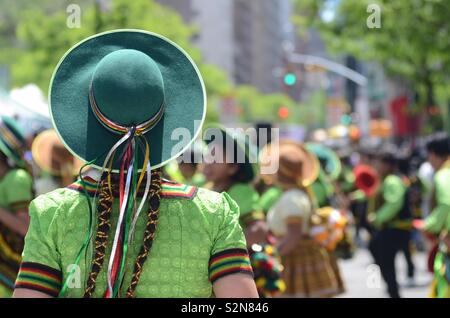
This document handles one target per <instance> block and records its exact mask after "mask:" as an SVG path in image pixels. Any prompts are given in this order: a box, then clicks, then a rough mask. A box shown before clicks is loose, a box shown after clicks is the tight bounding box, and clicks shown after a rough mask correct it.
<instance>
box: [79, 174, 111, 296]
mask: <svg viewBox="0 0 450 318" xmlns="http://www.w3.org/2000/svg"><path fill="white" fill-rule="evenodd" d="M112 204H113V194H112V193H111V190H110V189H109V187H108V183H107V180H106V174H103V175H102V178H101V179H100V196H99V202H98V207H97V212H98V222H97V234H96V236H95V252H94V257H93V259H92V266H91V273H90V274H89V277H88V280H87V286H86V289H85V291H84V297H85V298H90V297H92V294H93V293H94V291H95V282H96V280H97V276H98V273H99V272H100V270H101V268H102V265H103V262H104V260H105V252H106V245H107V243H108V234H109V230H110V228H111V212H112Z"/></svg>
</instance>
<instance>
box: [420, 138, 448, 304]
mask: <svg viewBox="0 0 450 318" xmlns="http://www.w3.org/2000/svg"><path fill="white" fill-rule="evenodd" d="M449 142H450V141H449V138H448V137H447V136H438V137H435V138H433V139H432V140H431V141H429V142H428V144H427V151H428V162H429V163H430V164H431V165H432V167H433V169H434V171H435V174H434V182H433V185H432V191H431V192H432V198H431V209H432V210H431V213H430V215H429V216H427V218H426V219H425V224H424V226H423V227H422V229H423V230H424V231H425V232H426V233H428V237H429V238H430V239H431V240H432V241H433V242H434V247H433V249H432V250H431V252H430V255H429V266H430V267H432V268H431V269H432V270H433V271H434V275H435V276H434V277H435V278H434V281H433V284H432V296H434V297H446V298H450V287H449V282H450V256H449V250H450V249H449V245H450V244H449V243H450V237H449V234H448V231H449V230H450V195H449V189H450V158H449V156H450V145H449Z"/></svg>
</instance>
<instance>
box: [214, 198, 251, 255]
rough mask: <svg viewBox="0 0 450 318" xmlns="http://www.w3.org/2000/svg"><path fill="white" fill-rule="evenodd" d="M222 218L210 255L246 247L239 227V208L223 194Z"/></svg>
mask: <svg viewBox="0 0 450 318" xmlns="http://www.w3.org/2000/svg"><path fill="white" fill-rule="evenodd" d="M222 196H223V218H222V221H221V225H220V227H219V231H218V233H217V236H216V238H215V240H214V245H213V249H212V254H216V253H218V252H221V251H224V250H227V249H231V248H245V247H246V246H247V244H246V241H245V236H244V232H243V231H242V228H241V226H240V225H239V207H238V205H237V204H236V202H234V201H233V199H231V197H230V196H229V195H228V194H227V193H223V194H222Z"/></svg>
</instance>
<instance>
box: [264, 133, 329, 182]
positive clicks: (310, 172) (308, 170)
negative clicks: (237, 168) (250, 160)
mask: <svg viewBox="0 0 450 318" xmlns="http://www.w3.org/2000/svg"><path fill="white" fill-rule="evenodd" d="M284 145H289V146H292V145H294V146H296V147H298V148H299V149H300V150H301V151H302V152H303V157H304V158H305V159H304V160H303V165H302V173H301V175H302V177H301V180H292V179H289V178H287V177H283V176H282V175H279V174H276V175H275V176H274V177H276V179H277V180H278V181H279V182H281V183H285V184H289V183H293V182H294V183H296V184H298V183H299V182H300V183H301V184H302V185H303V186H304V187H309V186H310V185H312V184H313V183H314V181H316V180H317V178H318V176H319V170H320V164H319V161H318V160H317V157H316V156H315V155H314V154H313V153H311V152H310V151H309V150H308V149H307V148H306V147H305V146H304V145H302V144H300V143H298V142H296V141H292V140H283V141H280V143H279V146H278V150H277V149H275V150H273V149H272V148H273V147H272V144H268V145H266V146H265V147H264V151H262V152H261V153H260V162H268V161H270V160H269V159H270V158H268V156H270V157H273V156H274V155H275V157H277V158H279V153H280V152H281V148H282V147H283V146H284ZM273 151H277V153H272V152H273Z"/></svg>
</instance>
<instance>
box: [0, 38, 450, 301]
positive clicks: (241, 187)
mask: <svg viewBox="0 0 450 318" xmlns="http://www.w3.org/2000/svg"><path fill="white" fill-rule="evenodd" d="M123 32H124V31H121V32H116V33H109V34H107V35H103V36H102V35H100V36H98V37H96V38H95V37H94V38H91V39H90V40H88V41H84V42H81V43H80V44H79V45H78V46H77V47H76V48H75V49H72V50H71V51H70V52H69V54H68V55H65V57H64V58H63V61H62V62H61V63H60V64H59V66H58V69H57V71H56V74H55V75H54V78H53V84H52V87H51V98H52V100H51V103H52V107H51V110H50V111H51V112H52V118H53V120H54V124H55V129H50V130H45V131H42V132H36V134H34V135H33V136H25V135H24V134H23V132H22V129H21V128H20V127H19V125H18V123H17V122H16V121H15V120H14V119H12V118H9V117H2V118H1V120H0V297H11V296H12V295H13V294H14V297H39V296H44V295H45V296H50V297H57V296H60V297H91V296H92V297H122V296H123V297H209V296H211V295H213V294H214V295H215V296H217V297H232V296H236V297H255V296H258V295H259V296H260V297H333V296H337V295H339V294H342V293H344V292H345V290H346V286H345V281H343V279H342V276H341V273H340V269H339V259H349V258H352V257H353V256H354V252H355V249H356V248H363V247H367V248H368V249H369V251H370V253H371V255H372V256H373V262H374V263H375V264H377V265H378V266H379V267H380V271H381V274H382V277H383V280H384V281H385V283H386V286H387V293H388V295H389V296H390V297H393V298H397V297H400V295H401V291H400V290H399V284H398V282H397V275H396V267H395V257H396V255H399V254H402V255H404V257H405V259H406V261H407V265H408V277H409V282H410V283H411V284H414V274H415V273H414V263H413V261H412V257H411V255H412V253H413V252H414V251H415V250H420V251H427V252H428V253H429V258H428V259H429V264H428V267H429V270H430V271H431V272H433V273H434V279H433V282H432V284H431V286H430V296H431V297H447V298H448V297H450V288H449V284H450V252H449V246H450V235H449V234H448V230H449V229H450V195H449V193H448V191H450V190H449V189H450V183H449V182H450V157H449V156H450V141H449V138H448V137H447V136H445V135H433V136H430V137H429V138H427V140H426V142H425V143H424V145H420V146H415V147H410V149H408V150H409V151H408V152H407V154H406V155H405V154H404V153H402V154H401V155H400V152H399V151H398V149H397V148H396V147H392V146H391V145H387V144H384V145H381V146H377V147H376V148H370V147H368V146H366V145H365V142H364V139H361V140H359V142H353V143H350V144H349V145H347V146H345V147H332V146H325V145H324V144H321V143H317V142H313V141H308V140H306V141H304V142H303V143H300V142H298V141H292V140H283V139H281V140H277V141H276V142H275V141H272V143H268V144H266V145H265V146H264V147H261V148H260V149H257V150H255V146H253V145H252V144H251V142H250V140H249V139H248V138H242V137H243V136H239V135H232V134H229V133H227V130H226V129H225V127H222V126H220V125H209V126H207V127H203V129H204V130H209V129H212V130H215V131H216V132H217V133H216V134H214V135H215V136H218V135H221V136H222V137H223V138H216V139H214V140H210V141H208V142H205V143H203V142H202V143H201V145H200V146H199V147H196V146H195V147H194V146H191V147H190V148H188V150H186V152H184V154H183V155H181V156H179V154H178V155H177V156H176V157H172V156H171V155H169V154H168V153H170V152H169V151H168V150H167V149H166V148H168V147H169V146H167V147H166V146H165V145H166V144H167V143H169V142H168V141H167V140H166V136H168V135H170V134H169V133H167V134H166V133H165V131H164V129H173V127H177V125H179V126H183V125H187V124H186V123H183V121H187V122H189V123H190V122H192V121H193V119H198V118H202V117H203V104H204V101H203V99H202V98H203V89H204V88H203V87H202V85H200V84H199V79H198V78H199V76H200V75H199V74H198V73H197V71H196V70H195V69H194V68H193V67H192V65H191V63H192V62H191V61H190V60H188V59H186V58H185V56H184V54H185V53H183V52H182V51H180V49H179V48H178V47H175V46H173V44H171V43H170V42H167V41H165V40H164V39H163V38H162V37H157V36H154V35H149V34H146V33H142V34H141V33H140V32H135V33H133V32H131V31H126V32H129V33H130V34H127V37H122V36H121V35H122V33H123ZM129 37H135V38H134V40H135V41H136V43H138V42H139V43H140V41H142V43H141V46H139V45H137V44H135V43H133V41H130V40H129ZM146 41H147V42H150V43H151V45H149V46H148V47H147V44H146V43H147V42H146ZM89 46H91V47H90V48H89ZM155 46H156V47H158V48H160V51H158V52H157V53H155V52H154V51H153V47H155ZM142 52H144V53H146V54H142ZM149 56H150V58H151V59H150V58H149ZM94 57H95V58H94ZM86 59H87V60H89V59H91V60H89V61H91V62H90V63H88V62H86V64H85V65H86V66H85V67H81V66H80V65H81V64H80V63H85V61H86ZM158 59H166V60H164V61H160V60H158ZM92 61H94V62H95V63H94V62H92ZM83 65H84V64H83ZM93 65H94V66H93ZM122 65H125V66H126V68H122ZM161 65H165V66H166V65H169V66H168V67H167V68H165V67H163V66H161ZM170 65H174V71H173V73H171V71H170V70H169V69H170ZM89 67H93V68H94V69H93V70H89ZM130 67H131V68H133V70H134V71H133V72H127V70H129V68H130ZM160 71H161V72H160ZM83 72H87V73H86V74H88V75H86V74H84V73H83ZM89 72H90V73H89ZM92 74H93V75H92ZM148 74H151V75H148ZM155 74H156V75H155ZM89 76H92V80H91V84H90V86H89V83H88V84H86V83H85V82H82V80H83V79H86V78H90V77H89ZM116 79H117V81H116ZM162 80H163V81H164V85H160V86H158V85H155V84H154V83H155V81H162ZM78 81H80V82H78ZM121 81H122V82H123V81H125V82H127V83H128V84H129V83H130V82H132V83H133V85H122V86H123V87H125V88H124V89H131V90H133V89H134V90H135V91H133V92H132V93H133V94H124V93H123V91H121V90H120V89H118V87H119V88H122V86H121V83H122V82H121ZM149 81H150V82H151V83H152V84H151V85H150V86H149V87H145V84H146V83H147V82H149ZM177 81H182V82H177ZM173 83H176V84H173ZM180 83H186V85H185V86H182V85H181V84H180ZM108 85H110V86H108ZM143 85H144V86H143ZM74 87H75V89H74ZM77 87H78V88H77ZM136 87H137V88H136ZM142 87H144V89H143V88H142ZM161 87H164V90H165V91H164V94H165V96H164V97H163V98H164V100H165V101H164V100H163V101H162V102H161V98H162V97H161V95H160V93H161V90H162V88H161ZM77 89H78V91H77ZM160 89H161V90H160ZM72 90H74V92H72ZM94 90H95V92H94ZM94 93H95V94H94ZM70 94H72V95H70ZM139 94H140V95H139ZM145 94H150V96H146V95H145ZM69 95H70V96H69ZM81 95H84V96H83V98H79V96H81ZM94 95H95V96H94ZM62 96H64V98H63V97H62ZM124 96H125V97H124ZM130 96H131V98H130ZM147 97H149V98H147ZM88 99H89V101H90V103H87V104H86V100H88ZM143 100H151V101H154V105H153V106H154V109H153V110H154V111H152V112H151V113H150V116H151V118H150V120H149V121H147V122H144V123H143V124H142V125H138V126H134V125H132V126H131V128H127V129H123V126H124V125H127V124H130V123H133V122H135V121H138V122H139V120H142V119H145V118H149V114H146V113H145V111H148V107H147V106H145V107H143V106H142V105H145V103H143V102H142V101H143ZM187 100H189V101H190V102H191V103H192V104H193V105H195V104H198V107H197V108H196V109H197V110H198V111H197V113H196V110H195V109H194V108H192V109H194V110H191V109H190V110H189V111H187V112H186V111H183V107H184V106H185V102H186V101H187ZM127 103H129V104H127ZM123 104H125V105H127V107H125V108H122V111H120V109H121V108H120V107H122V105H123ZM177 104H179V106H177ZM80 105H81V106H80ZM82 105H85V106H83V107H86V110H85V113H83V114H81V112H82V111H81V110H79V109H80V108H81V107H82ZM89 105H90V106H89ZM105 105H106V106H105ZM146 107H147V108H146ZM123 109H126V111H123ZM78 112H79V113H80V118H83V119H82V120H78V119H77V114H78ZM163 112H165V115H164V116H162V115H161V114H162V113H163ZM170 112H172V113H170ZM86 118H87V119H86ZM171 121H173V122H171ZM117 122H120V123H121V125H119V124H117ZM159 122H164V125H160V124H158V123H159ZM77 125H78V126H77ZM83 125H85V126H83ZM86 127H87V128H86ZM104 131H105V132H104ZM115 133H117V134H122V136H123V137H121V138H118V137H116V135H115ZM146 134H147V135H150V137H148V138H147V139H146V137H145V138H144V137H143V136H144V135H145V136H147V135H146ZM152 134H153V135H152ZM194 135H195V134H194ZM225 140H231V141H232V142H231V145H232V147H231V148H232V149H230V147H229V144H230V143H227V142H225ZM158 142H159V144H158ZM165 143H166V144H165ZM198 144H199V143H198V142H197V141H196V142H195V144H193V145H198ZM212 148H214V155H215V158H218V157H219V158H222V159H223V160H220V161H219V162H214V161H213V160H201V161H200V162H197V160H196V158H202V159H205V158H204V157H205V156H208V154H209V153H210V152H207V151H206V152H205V151H204V150H205V149H212ZM68 149H70V150H71V151H69V150H68ZM118 149H119V150H118ZM97 150H98V152H99V153H103V152H105V154H104V155H103V156H101V158H99V159H98V158H97V155H96V154H95V153H96V151H97ZM73 153H75V154H76V155H77V156H74V155H73ZM254 153H256V154H257V157H258V160H257V162H252V161H251V160H250V158H251V154H254ZM138 155H139V156H138ZM78 157H79V158H83V161H82V160H80V159H78ZM181 158H183V159H181ZM186 158H188V159H190V160H186ZM238 158H244V160H238ZM270 158H271V159H270ZM274 158H275V160H276V161H277V164H278V169H277V171H276V172H275V173H273V174H265V173H262V172H261V171H262V169H261V166H262V163H263V162H267V161H268V160H272V159H274ZM169 159H170V160H169ZM86 162H87V164H86ZM258 162H259V163H261V164H258ZM86 199H88V200H86ZM147 201H148V202H147ZM141 202H143V203H142V204H141ZM30 203H31V204H30ZM141 211H143V213H141V214H140V212H141ZM86 231H87V235H85V234H84V233H86ZM363 234H367V235H363ZM140 238H143V243H142V245H140V244H138V243H137V242H138V241H139V240H140ZM365 238H368V239H367V241H366V240H365ZM71 265H76V266H75V267H71ZM77 268H78V269H77ZM76 275H81V276H80V277H81V278H79V279H78V280H79V281H80V284H81V286H78V287H77V286H75V285H77V284H76V281H77V279H76ZM227 277H228V278H230V277H234V280H231V279H228V280H227V279H225V278H227ZM74 282H75V283H74ZM253 282H254V283H253ZM364 283H365V282H361V284H364ZM74 286H75V287H74ZM211 286H212V287H211ZM253 286H255V287H256V288H255V289H254V287H253ZM211 288H212V290H211ZM253 289H254V291H253ZM256 291H257V293H256Z"/></svg>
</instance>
